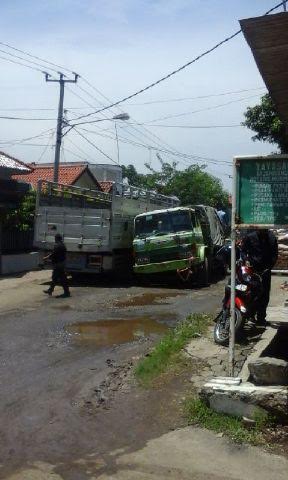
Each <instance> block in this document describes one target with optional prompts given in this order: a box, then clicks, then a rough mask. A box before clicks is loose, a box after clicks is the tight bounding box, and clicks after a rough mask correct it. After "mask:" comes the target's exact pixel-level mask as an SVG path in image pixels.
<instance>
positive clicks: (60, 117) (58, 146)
mask: <svg viewBox="0 0 288 480" xmlns="http://www.w3.org/2000/svg"><path fill="white" fill-rule="evenodd" d="M74 76H75V77H74V80H69V79H65V80H64V74H63V73H59V80H53V79H52V78H49V77H50V75H49V73H45V79H46V82H57V83H59V84H60V95H59V105H58V119H57V134H56V144H55V159H54V176H53V181H54V182H56V183H57V182H58V177H59V164H60V149H61V141H62V127H63V105H64V88H65V83H76V82H77V80H78V77H79V75H77V73H74Z"/></svg>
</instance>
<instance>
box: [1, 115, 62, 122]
mask: <svg viewBox="0 0 288 480" xmlns="http://www.w3.org/2000/svg"><path fill="white" fill-rule="evenodd" d="M0 119H1V120H25V121H32V122H36V121H37V122H39V121H42V120H43V121H45V122H46V121H47V122H48V121H51V120H53V121H55V118H30V117H6V116H2V115H1V116H0Z"/></svg>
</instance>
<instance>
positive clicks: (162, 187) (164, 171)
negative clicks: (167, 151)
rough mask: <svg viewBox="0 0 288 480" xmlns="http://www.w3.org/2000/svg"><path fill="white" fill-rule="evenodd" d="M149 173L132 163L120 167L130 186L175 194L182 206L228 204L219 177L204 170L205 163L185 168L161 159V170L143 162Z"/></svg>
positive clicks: (165, 193)
mask: <svg viewBox="0 0 288 480" xmlns="http://www.w3.org/2000/svg"><path fill="white" fill-rule="evenodd" d="M146 167H147V168H148V170H149V173H148V174H146V175H144V174H139V173H137V171H136V169H135V167H134V166H133V165H128V167H122V169H123V175H124V176H126V177H127V178H128V180H129V183H130V184H131V185H133V184H134V185H135V186H139V187H143V188H147V189H151V190H157V191H158V192H159V193H162V194H163V195H176V196H177V197H178V198H179V199H180V201H181V205H192V204H204V205H211V206H214V207H216V205H217V204H218V203H221V204H223V205H227V204H228V193H227V192H226V191H225V190H224V188H223V186H222V183H221V180H219V179H218V178H216V177H214V176H213V175H210V174H209V173H207V172H205V165H202V166H200V165H196V164H195V165H191V166H189V167H188V168H186V169H185V170H179V168H177V162H173V163H168V162H164V161H163V160H161V170H160V171H157V170H155V169H153V168H152V167H150V166H149V165H146Z"/></svg>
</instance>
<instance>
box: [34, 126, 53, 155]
mask: <svg viewBox="0 0 288 480" xmlns="http://www.w3.org/2000/svg"><path fill="white" fill-rule="evenodd" d="M54 135H55V130H53V132H52V134H51V135H50V139H49V141H48V145H46V147H45V148H44V150H43V152H42V153H41V155H40V157H39V158H38V160H37V163H39V162H40V161H41V160H42V158H43V157H44V155H45V153H46V152H47V150H48V147H51V146H52V142H53V137H54Z"/></svg>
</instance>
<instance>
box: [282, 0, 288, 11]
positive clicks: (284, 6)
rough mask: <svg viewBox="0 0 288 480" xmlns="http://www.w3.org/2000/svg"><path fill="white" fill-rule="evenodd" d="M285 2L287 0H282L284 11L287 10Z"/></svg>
mask: <svg viewBox="0 0 288 480" xmlns="http://www.w3.org/2000/svg"><path fill="white" fill-rule="evenodd" d="M286 3H287V0H284V2H283V8H284V12H287V5H286Z"/></svg>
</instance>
